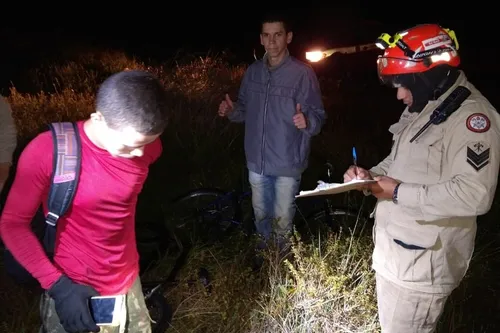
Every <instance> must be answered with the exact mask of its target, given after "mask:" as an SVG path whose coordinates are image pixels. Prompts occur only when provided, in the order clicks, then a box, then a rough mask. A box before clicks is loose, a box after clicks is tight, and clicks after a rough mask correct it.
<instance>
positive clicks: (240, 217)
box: [174, 162, 370, 240]
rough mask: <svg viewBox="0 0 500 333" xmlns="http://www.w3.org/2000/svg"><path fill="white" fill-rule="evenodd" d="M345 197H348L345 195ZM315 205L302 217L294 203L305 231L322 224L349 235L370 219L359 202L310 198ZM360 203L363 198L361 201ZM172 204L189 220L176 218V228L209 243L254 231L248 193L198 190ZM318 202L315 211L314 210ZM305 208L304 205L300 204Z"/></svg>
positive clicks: (329, 178) (329, 169)
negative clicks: (186, 230) (233, 234)
mask: <svg viewBox="0 0 500 333" xmlns="http://www.w3.org/2000/svg"><path fill="white" fill-rule="evenodd" d="M325 166H326V169H327V170H326V174H327V177H326V179H327V182H329V183H331V182H333V179H332V175H333V166H332V164H331V163H329V162H327V163H325ZM347 197H348V198H349V195H348V194H347ZM310 200H312V201H314V202H315V204H313V205H312V206H313V207H314V206H315V208H314V209H313V210H312V211H311V212H309V213H306V214H303V213H302V210H304V211H306V209H303V208H301V207H300V205H299V204H298V203H297V202H296V203H295V205H296V208H297V212H298V214H297V215H298V216H301V217H302V219H303V220H304V222H305V224H306V225H307V226H308V229H309V230H311V227H312V226H315V225H316V226H320V225H326V226H329V227H330V229H331V230H333V231H335V232H337V231H339V230H340V229H343V230H350V231H351V232H355V231H360V229H358V228H357V226H358V225H363V226H364V225H365V223H366V222H367V221H368V220H369V219H370V217H369V214H367V213H366V212H365V211H364V210H363V203H364V201H363V203H362V204H361V205H355V204H351V203H346V204H342V205H335V204H334V201H333V200H332V199H331V198H330V197H329V196H318V197H313V199H310ZM363 200H364V199H363ZM199 201H204V202H206V203H205V204H202V205H201V207H200V208H195V207H196V206H197V205H198V202H199ZM174 202H176V203H177V204H181V203H182V204H185V205H186V208H181V210H182V211H189V212H190V214H189V215H188V219H189V218H191V219H193V221H190V222H188V221H187V220H184V219H182V218H178V221H184V222H181V223H180V224H179V225H177V228H185V227H186V226H188V225H191V228H190V229H191V230H193V231H194V232H195V233H199V234H201V237H202V238H205V239H208V240H210V239H211V240H213V239H214V237H213V236H215V239H219V240H220V239H224V238H225V237H227V236H228V235H229V234H230V232H232V231H234V230H236V229H239V230H240V231H243V232H245V233H246V234H251V233H253V232H254V231H255V227H254V224H253V222H254V216H253V214H251V213H248V211H252V208H251V190H250V189H246V190H243V191H241V190H229V191H228V190H222V189H219V188H199V189H194V190H191V191H189V192H187V193H185V194H183V195H181V196H179V197H177V198H176V199H175V200H174ZM245 203H247V204H248V205H249V207H248V210H245V209H244V207H243V205H244V204H245ZM318 203H319V208H317V206H318ZM304 206H307V205H304ZM297 224H298V226H299V227H300V226H301V223H300V221H297Z"/></svg>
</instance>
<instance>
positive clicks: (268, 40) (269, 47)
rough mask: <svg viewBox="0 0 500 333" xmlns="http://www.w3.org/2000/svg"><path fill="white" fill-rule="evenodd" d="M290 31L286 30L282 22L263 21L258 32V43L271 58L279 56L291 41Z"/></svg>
mask: <svg viewBox="0 0 500 333" xmlns="http://www.w3.org/2000/svg"><path fill="white" fill-rule="evenodd" d="M292 36H293V35H292V32H288V33H287V32H286V31H285V27H284V26H283V23H281V22H273V23H264V24H263V25H262V32H261V34H260V43H261V44H262V46H264V49H265V50H266V52H267V53H268V55H269V56H270V57H272V58H276V57H280V56H281V55H282V54H284V53H285V50H286V48H287V46H288V44H289V43H290V42H291V41H292Z"/></svg>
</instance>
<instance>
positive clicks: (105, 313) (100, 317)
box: [90, 295, 125, 326]
mask: <svg viewBox="0 0 500 333" xmlns="http://www.w3.org/2000/svg"><path fill="white" fill-rule="evenodd" d="M124 302H125V297H124V296H123V295H118V296H96V297H91V298H90V312H91V314H92V317H93V318H94V321H95V323H96V325H97V326H119V325H120V322H121V318H122V311H125V307H124V305H125V303H124Z"/></svg>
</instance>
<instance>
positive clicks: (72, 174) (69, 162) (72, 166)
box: [3, 122, 81, 285]
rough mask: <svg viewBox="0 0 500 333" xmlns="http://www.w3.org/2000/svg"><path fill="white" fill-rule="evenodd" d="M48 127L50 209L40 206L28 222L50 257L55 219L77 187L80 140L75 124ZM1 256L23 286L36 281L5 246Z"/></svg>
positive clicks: (7, 270) (68, 123)
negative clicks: (51, 155) (51, 146)
mask: <svg viewBox="0 0 500 333" xmlns="http://www.w3.org/2000/svg"><path fill="white" fill-rule="evenodd" d="M49 128H50V131H51V132H52V138H53V142H54V162H53V168H52V183H51V187H50V192H49V197H48V210H49V212H48V214H47V215H46V216H44V214H43V209H42V207H40V208H39V210H38V211H37V214H36V215H35V216H34V217H33V219H32V221H31V228H32V230H33V231H34V233H35V234H36V236H37V238H38V239H39V240H40V243H41V244H42V246H43V248H44V249H45V252H46V254H47V256H48V257H49V259H51V260H52V259H53V256H54V252H55V241H56V226H57V221H58V220H59V218H60V217H61V216H63V215H64V214H65V213H66V211H67V210H68V208H69V207H70V205H71V203H72V202H73V198H74V196H75V193H76V189H77V187H78V180H79V176H80V165H81V141H80V135H79V131H78V126H77V124H76V123H72V122H60V123H52V124H50V125H49ZM27 190H28V189H27ZM3 259H4V267H5V270H6V272H7V274H8V275H10V276H11V277H12V278H13V279H14V280H15V281H16V282H18V283H20V284H25V285H33V284H38V281H37V280H36V279H35V278H34V277H33V276H32V275H31V273H29V272H28V271H27V270H26V269H25V268H24V267H23V266H22V265H21V264H20V263H19V262H18V261H17V260H16V259H15V258H14V257H13V255H12V253H11V252H10V251H9V250H8V249H7V248H5V250H4V258H3Z"/></svg>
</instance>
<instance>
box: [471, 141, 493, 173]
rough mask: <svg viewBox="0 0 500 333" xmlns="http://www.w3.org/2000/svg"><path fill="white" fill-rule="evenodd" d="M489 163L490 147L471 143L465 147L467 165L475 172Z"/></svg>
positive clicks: (483, 143)
mask: <svg viewBox="0 0 500 333" xmlns="http://www.w3.org/2000/svg"><path fill="white" fill-rule="evenodd" d="M489 162H490V147H489V146H488V145H487V144H486V143H485V142H473V143H470V144H468V145H467V163H469V164H470V165H471V166H472V167H473V168H474V169H475V170H476V171H479V170H481V169H482V168H484V167H485V166H486V165H488V163H489Z"/></svg>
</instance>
